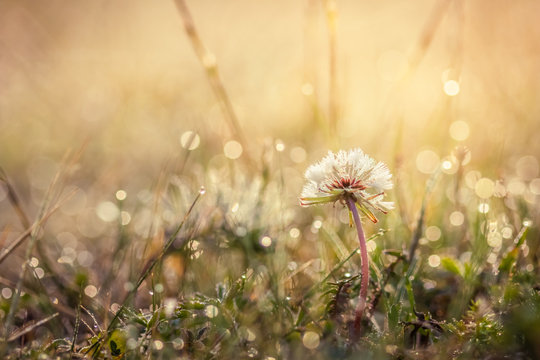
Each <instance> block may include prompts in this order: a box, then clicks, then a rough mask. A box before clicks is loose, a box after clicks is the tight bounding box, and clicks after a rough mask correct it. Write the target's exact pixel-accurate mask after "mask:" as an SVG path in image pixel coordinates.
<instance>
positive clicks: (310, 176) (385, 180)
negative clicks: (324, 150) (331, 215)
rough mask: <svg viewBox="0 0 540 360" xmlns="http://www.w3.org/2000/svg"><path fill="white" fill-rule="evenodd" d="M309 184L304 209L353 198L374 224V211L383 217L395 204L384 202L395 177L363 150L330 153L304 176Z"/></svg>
mask: <svg viewBox="0 0 540 360" xmlns="http://www.w3.org/2000/svg"><path fill="white" fill-rule="evenodd" d="M305 177H306V180H307V183H306V185H305V186H304V188H303V190H302V194H301V196H300V204H301V205H302V206H309V205H318V204H324V203H329V202H335V201H338V200H339V201H342V202H343V203H345V201H346V198H347V197H350V198H351V199H352V200H353V201H354V202H355V203H356V204H357V206H358V208H359V209H360V210H361V211H362V212H363V213H364V214H365V215H366V216H367V217H369V219H370V220H371V221H373V222H377V218H376V217H375V216H374V215H373V212H372V211H373V210H378V211H380V212H382V213H384V214H386V213H387V211H388V210H391V209H393V205H394V204H393V203H392V202H388V201H383V199H384V196H385V193H384V190H389V189H391V188H392V174H391V173H390V170H388V167H387V166H386V165H385V164H384V163H382V162H377V161H375V160H374V159H372V158H371V157H370V156H368V155H366V154H365V153H364V152H363V151H362V150H361V149H359V148H357V149H352V150H349V151H343V150H341V151H339V152H338V153H337V154H334V153H333V152H331V151H329V152H328V155H326V156H325V157H324V158H323V159H322V160H321V161H320V162H318V163H316V164H314V165H311V166H310V167H309V168H308V169H307V170H306V174H305Z"/></svg>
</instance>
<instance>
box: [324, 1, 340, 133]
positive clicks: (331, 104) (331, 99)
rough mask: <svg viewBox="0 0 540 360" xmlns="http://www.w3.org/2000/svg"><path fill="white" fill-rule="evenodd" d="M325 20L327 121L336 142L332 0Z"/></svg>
mask: <svg viewBox="0 0 540 360" xmlns="http://www.w3.org/2000/svg"><path fill="white" fill-rule="evenodd" d="M324 5H325V7H326V21H327V25H328V76H329V86H328V121H329V125H330V126H329V129H330V139H331V141H333V142H337V136H336V135H337V121H338V95H337V65H336V63H337V61H336V58H337V36H336V33H337V31H336V23H337V5H336V2H335V1H334V0H326V1H325V2H324Z"/></svg>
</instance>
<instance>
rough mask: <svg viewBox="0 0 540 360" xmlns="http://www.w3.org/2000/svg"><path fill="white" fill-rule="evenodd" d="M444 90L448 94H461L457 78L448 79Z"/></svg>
mask: <svg viewBox="0 0 540 360" xmlns="http://www.w3.org/2000/svg"><path fill="white" fill-rule="evenodd" d="M444 92H445V94H446V95H448V96H456V95H457V94H459V83H458V82H457V81H456V80H448V81H446V82H445V83H444Z"/></svg>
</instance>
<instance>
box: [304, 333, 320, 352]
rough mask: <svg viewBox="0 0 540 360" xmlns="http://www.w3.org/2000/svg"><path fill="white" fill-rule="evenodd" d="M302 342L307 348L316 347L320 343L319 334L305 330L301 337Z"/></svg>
mask: <svg viewBox="0 0 540 360" xmlns="http://www.w3.org/2000/svg"><path fill="white" fill-rule="evenodd" d="M302 343H303V344H304V346H305V347H307V348H308V349H311V350H313V349H316V348H317V347H318V346H319V344H320V337H319V334H317V333H316V332H314V331H306V333H305V334H304V336H303V337H302Z"/></svg>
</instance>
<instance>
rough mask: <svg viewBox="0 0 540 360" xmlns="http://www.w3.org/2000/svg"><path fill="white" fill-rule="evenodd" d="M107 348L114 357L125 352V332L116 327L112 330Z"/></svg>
mask: <svg viewBox="0 0 540 360" xmlns="http://www.w3.org/2000/svg"><path fill="white" fill-rule="evenodd" d="M109 349H110V350H111V355H112V356H114V357H119V356H122V355H124V354H125V352H126V334H125V333H124V332H123V331H122V330H120V329H116V330H114V331H113V332H112V334H111V336H110V337H109Z"/></svg>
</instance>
